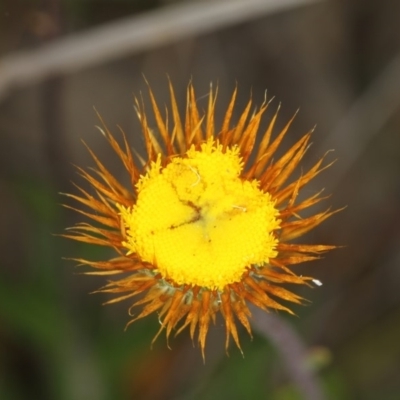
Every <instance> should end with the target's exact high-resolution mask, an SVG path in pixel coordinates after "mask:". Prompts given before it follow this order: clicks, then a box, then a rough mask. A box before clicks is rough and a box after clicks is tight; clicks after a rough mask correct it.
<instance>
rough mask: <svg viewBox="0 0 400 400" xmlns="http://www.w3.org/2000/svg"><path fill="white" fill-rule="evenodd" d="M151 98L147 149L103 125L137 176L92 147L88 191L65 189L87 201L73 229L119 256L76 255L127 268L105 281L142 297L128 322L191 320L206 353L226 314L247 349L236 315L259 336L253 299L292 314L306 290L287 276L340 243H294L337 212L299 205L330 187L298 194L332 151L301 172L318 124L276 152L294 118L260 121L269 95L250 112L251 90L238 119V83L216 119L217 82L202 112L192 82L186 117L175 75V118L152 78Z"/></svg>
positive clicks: (165, 324) (100, 267)
mask: <svg viewBox="0 0 400 400" xmlns="http://www.w3.org/2000/svg"><path fill="white" fill-rule="evenodd" d="M149 97H150V102H151V108H152V112H153V115H154V120H155V126H149V122H148V117H147V115H146V112H145V110H144V105H143V101H139V100H137V99H136V109H137V114H138V117H139V120H140V123H141V128H142V135H143V138H144V143H145V145H146V151H147V155H146V158H145V159H143V158H142V157H140V156H139V155H137V153H136V152H134V153H133V152H132V150H131V147H130V146H129V144H128V140H127V138H126V136H125V134H124V133H122V139H123V143H122V145H121V144H120V143H118V141H117V140H116V139H115V138H114V136H113V135H112V134H111V132H110V131H109V130H108V128H107V127H106V126H105V125H104V124H103V128H102V129H101V132H102V133H103V134H104V136H105V137H106V139H107V140H108V142H109V144H110V145H111V147H112V148H113V149H114V151H115V152H116V153H117V155H118V157H119V158H120V159H121V161H122V163H123V165H124V167H125V169H126V171H127V173H128V176H129V179H130V185H129V187H125V186H123V185H122V184H121V183H120V182H119V181H118V180H117V179H116V178H115V177H114V176H113V175H112V174H111V173H110V172H109V171H108V169H107V168H106V167H105V166H104V164H103V163H102V162H101V161H100V160H99V159H98V158H97V156H96V155H95V154H94V153H93V152H92V151H91V150H90V149H89V152H90V154H91V156H92V157H93V160H94V162H95V164H96V169H94V170H91V171H90V172H89V171H86V170H84V169H81V168H78V169H79V172H80V174H81V175H82V177H83V178H84V179H86V180H87V181H88V182H89V184H90V185H91V186H92V188H93V192H94V193H95V194H94V195H92V194H93V193H92V191H91V192H90V193H89V192H87V191H85V190H84V189H82V188H80V187H78V189H79V192H80V194H78V195H73V194H69V195H67V196H69V197H71V198H73V199H75V200H76V201H78V202H79V204H80V205H83V206H85V207H86V209H85V210H82V209H81V208H73V209H74V210H76V211H78V212H79V213H81V214H83V215H84V216H85V217H88V218H89V219H90V220H91V223H78V224H77V225H76V226H75V227H73V228H70V230H69V232H68V234H66V235H65V236H66V237H69V238H71V239H75V240H78V241H81V242H86V243H91V244H97V245H102V246H107V247H112V248H113V249H114V250H115V252H116V256H115V258H112V259H110V260H106V261H91V260H84V259H77V261H78V262H80V263H81V264H84V265H88V266H90V267H93V268H95V269H96V271H95V272H89V273H91V274H97V275H118V274H123V277H120V279H116V280H110V281H109V283H108V284H107V285H106V286H104V287H103V288H101V289H100V291H101V292H107V293H114V294H116V297H115V298H113V299H112V300H111V301H109V302H108V303H115V302H117V301H121V300H124V299H129V298H136V299H135V300H134V302H133V304H132V306H131V307H130V308H129V314H130V315H131V316H132V317H133V318H132V319H131V320H130V321H129V323H128V325H129V324H130V323H132V322H133V321H136V320H138V319H140V318H143V317H146V316H148V315H150V314H152V313H157V314H158V317H159V320H160V324H161V327H160V330H159V332H158V333H157V335H156V337H155V338H154V340H155V339H156V338H157V336H158V335H159V334H160V332H162V331H163V330H165V332H166V336H167V338H168V337H169V336H170V334H171V332H172V331H174V332H175V333H176V334H178V333H179V332H181V331H182V330H184V329H185V328H187V327H188V328H189V331H190V336H191V338H192V339H193V338H194V336H195V334H196V331H197V337H198V341H199V345H200V348H201V351H202V353H203V357H204V348H205V345H206V336H207V332H208V329H209V325H210V323H211V321H213V322H215V318H216V316H217V314H218V313H221V314H222V316H223V318H224V322H225V327H226V348H227V347H228V345H229V339H230V337H231V336H232V337H233V339H234V341H235V343H236V345H237V346H238V347H239V348H240V344H239V337H238V332H237V326H236V324H237V322H240V323H241V324H242V325H243V326H244V327H245V329H246V330H247V331H248V332H249V334H250V335H251V326H250V322H249V321H250V318H251V313H250V310H249V307H248V306H249V304H250V303H252V304H254V305H255V306H257V307H260V308H261V309H263V310H266V311H267V310H270V309H276V310H284V311H287V312H289V313H292V311H291V310H290V309H289V308H287V307H286V306H285V305H283V304H282V303H281V301H282V300H284V301H286V302H292V303H301V301H302V299H301V297H299V296H298V295H296V294H294V293H292V292H291V291H289V290H287V289H285V288H284V287H282V285H281V284H287V283H290V284H308V282H309V281H311V280H312V278H310V277H305V276H298V275H296V274H295V273H294V272H293V271H292V269H291V266H292V265H294V264H299V263H302V262H305V261H310V260H314V259H316V258H318V257H319V255H320V254H321V253H323V252H325V251H327V250H330V249H332V248H334V246H328V245H321V244H299V243H297V242H296V243H290V242H291V241H292V240H293V239H296V238H298V237H299V236H302V235H303V234H305V233H306V232H308V231H310V230H311V229H313V228H315V227H316V226H317V225H319V224H320V223H321V222H322V221H324V220H325V219H327V218H328V217H329V216H331V215H332V214H333V212H331V211H329V210H327V211H324V212H320V213H317V214H314V215H311V216H308V217H305V218H302V217H301V216H300V213H301V212H302V211H303V210H305V209H307V208H309V207H311V206H313V205H315V204H316V203H318V202H319V201H320V200H322V199H323V197H321V192H319V193H316V194H314V195H312V196H311V197H308V198H305V199H302V200H301V201H298V195H299V193H300V191H301V189H302V188H303V187H304V186H305V185H306V184H307V183H309V182H310V181H311V180H312V179H313V178H314V177H315V176H316V175H318V174H319V173H320V172H321V171H323V170H324V169H325V168H327V167H328V166H329V165H324V162H323V158H322V159H320V160H319V161H318V162H317V163H316V164H315V165H314V166H312V167H311V168H310V169H309V170H308V171H306V172H302V173H300V172H297V176H296V178H292V175H293V172H294V171H295V169H296V167H297V166H298V164H299V162H300V161H301V159H302V158H303V156H304V154H305V153H306V151H307V148H308V146H309V142H310V136H311V132H309V133H307V134H306V135H304V136H303V137H302V138H301V139H300V140H298V141H297V142H296V143H294V144H293V145H292V147H291V148H290V149H288V150H287V152H286V153H285V154H284V155H282V156H281V157H279V158H277V156H276V150H277V149H278V147H279V145H280V143H281V142H282V139H283V138H284V136H285V135H286V133H287V131H288V129H289V127H290V125H291V123H292V120H293V118H292V119H291V120H290V121H289V122H288V123H287V124H286V126H285V127H284V128H283V129H282V131H280V132H279V133H278V134H277V135H273V128H274V125H275V121H276V119H277V114H278V111H277V112H276V113H275V115H274V116H273V118H272V120H271V121H270V123H269V125H268V127H267V129H266V131H265V132H259V125H260V122H261V120H262V117H263V114H264V113H265V110H266V108H267V106H268V104H267V103H264V104H262V105H261V108H260V109H259V110H258V111H255V112H254V113H253V114H251V112H250V110H251V108H252V101H251V100H250V101H249V102H248V104H247V106H246V108H245V109H244V111H243V113H242V114H241V116H240V118H239V121H238V122H236V123H233V122H232V113H233V108H234V105H235V99H236V90H235V91H234V93H233V95H232V98H231V100H230V103H229V105H228V107H227V110H226V113H225V116H224V118H223V122H222V126H218V127H217V126H215V123H214V113H215V101H216V94H215V92H214V91H213V90H212V89H211V90H210V93H209V97H208V106H207V109H206V112H205V113H202V111H201V110H199V108H198V105H197V103H196V95H195V91H194V88H193V86H192V85H191V84H190V85H189V86H188V89H187V103H186V115H185V117H184V119H183V120H182V119H181V117H180V115H179V112H178V107H177V103H176V99H175V95H174V90H173V87H172V85H171V84H170V97H171V107H170V111H169V115H171V117H170V119H172V122H173V123H172V125H173V126H172V128H170V127H169V126H168V123H167V118H165V119H164V118H163V117H162V115H161V112H160V110H159V106H158V105H157V103H156V100H155V98H154V96H153V93H152V91H151V89H150V88H149ZM167 115H168V113H167ZM87 209H88V210H87Z"/></svg>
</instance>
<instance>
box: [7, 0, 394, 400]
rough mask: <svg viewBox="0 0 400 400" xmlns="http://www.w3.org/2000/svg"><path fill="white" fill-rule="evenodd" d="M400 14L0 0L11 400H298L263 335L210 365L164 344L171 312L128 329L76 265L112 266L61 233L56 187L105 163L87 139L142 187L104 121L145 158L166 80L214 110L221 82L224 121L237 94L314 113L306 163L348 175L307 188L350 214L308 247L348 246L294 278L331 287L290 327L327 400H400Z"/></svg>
mask: <svg viewBox="0 0 400 400" xmlns="http://www.w3.org/2000/svg"><path fill="white" fill-rule="evenodd" d="M244 4H245V6H243V5H244ZM399 16H400V1H398V0H382V1H379V2H378V1H374V0H321V1H313V0H290V1H289V0H264V1H260V0H257V1H255V0H247V1H245V0H242V1H238V0H218V1H200V0H199V1H195V0H192V1H190V0H187V1H184V0H181V1H168V0H149V1H145V0H113V1H111V0H29V1H28V0H0V210H1V211H0V235H1V240H0V254H1V257H0V398H1V399H5V400H8V399H9V400H17V399H18V400H20V399H55V400H69V399H72V400H92V399H93V400H108V399H110V400H111V399H122V400H125V399H126V400H127V399H145V400H146V399H149V400H150V399H179V400H187V399H193V400H194V399H261V398H267V399H272V400H292V399H293V400H296V399H301V398H302V397H301V394H300V393H299V391H298V389H297V388H296V385H294V383H293V381H292V380H291V378H290V375H289V374H288V373H287V369H286V368H285V364H284V362H283V361H282V359H281V357H280V352H279V351H278V350H277V349H276V348H275V347H274V345H273V344H272V343H271V342H270V341H267V340H265V338H264V337H261V336H260V335H258V334H257V333H255V334H254V338H253V340H251V339H250V338H248V336H247V334H246V333H245V332H241V338H242V339H241V341H242V346H243V351H244V355H245V356H244V358H243V357H242V356H241V354H240V352H239V351H238V350H237V349H236V348H233V347H232V348H231V349H230V352H229V353H230V354H229V356H226V354H225V352H224V348H223V343H224V327H223V326H222V324H221V323H220V322H217V324H216V326H215V327H214V328H212V329H211V331H210V335H209V339H208V344H209V346H208V348H207V352H206V357H207V360H206V364H205V365H203V362H202V359H201V355H200V351H199V349H198V348H197V346H195V347H194V348H193V346H192V343H191V341H190V339H189V338H188V336H189V335H188V334H186V333H184V334H182V335H180V336H179V337H177V338H176V339H172V340H171V341H170V347H171V349H169V348H168V347H167V345H166V343H165V339H164V338H163V337H162V336H163V335H161V337H160V338H159V339H158V341H157V342H156V344H155V345H154V346H153V348H152V349H151V348H150V342H151V340H152V338H153V335H154V334H155V332H156V331H157V329H158V321H157V317H156V316H155V315H154V316H152V317H150V318H146V319H144V320H142V321H139V322H137V323H135V324H134V325H131V326H130V327H129V329H128V330H127V331H124V327H125V324H126V322H127V321H128V315H127V308H128V306H129V301H128V302H124V303H118V304H116V305H110V306H106V307H103V306H102V305H101V304H102V303H103V302H104V301H106V300H107V299H108V297H107V296H106V295H105V294H89V293H90V292H93V291H94V290H96V289H97V288H99V287H100V286H102V285H103V284H104V283H105V279H104V278H102V277H89V276H81V275H79V274H77V272H79V270H77V269H76V268H75V264H74V263H73V262H72V261H68V260H66V259H63V257H66V258H68V257H83V258H89V259H104V258H106V257H109V256H110V255H111V254H110V252H109V251H108V250H107V249H102V248H95V247H93V246H86V245H83V244H79V243H73V242H69V241H67V240H66V239H63V238H60V237H58V236H56V235H55V234H57V233H62V232H63V231H64V229H65V227H67V226H71V225H73V224H74V223H75V222H76V221H77V219H78V216H76V215H75V214H74V213H72V212H70V211H68V210H66V209H64V208H62V207H61V205H60V204H61V203H64V202H65V201H66V200H65V198H63V197H62V196H61V195H60V194H59V193H60V192H75V191H76V189H75V188H74V187H73V186H72V183H71V181H75V182H78V183H80V184H82V181H81V180H80V178H79V176H78V175H77V173H76V170H75V169H74V165H79V166H82V167H89V166H92V165H93V162H92V161H91V160H90V157H89V156H88V153H87V151H86V150H85V148H84V146H83V145H82V143H81V140H84V141H85V142H87V143H88V144H89V145H90V146H91V147H92V148H93V149H94V150H95V151H96V153H97V154H98V155H99V157H100V158H101V159H102V160H105V163H106V165H107V166H108V167H109V168H110V169H111V170H112V171H113V172H114V173H115V174H117V175H118V176H121V179H126V177H125V176H123V175H122V173H123V169H122V166H121V165H120V164H119V163H118V160H117V159H116V158H115V157H114V155H113V153H112V151H110V149H109V148H108V146H107V144H106V142H105V140H104V138H103V137H102V136H101V135H100V134H99V132H98V130H97V129H96V128H95V126H96V125H98V124H99V120H98V117H97V116H96V113H95V111H94V108H96V110H97V111H98V112H99V113H100V114H101V115H102V116H103V118H104V120H105V121H106V123H107V125H108V127H109V128H110V129H111V130H112V131H114V132H115V133H116V135H118V128H117V125H119V126H120V127H121V128H122V129H123V130H124V131H125V132H126V133H127V134H128V137H129V140H130V143H131V144H132V146H133V147H134V148H135V149H136V150H137V151H138V152H139V153H141V152H143V150H144V147H143V141H142V139H141V134H140V130H139V124H138V122H137V118H136V115H135V112H134V109H133V97H134V95H136V96H140V93H141V92H142V93H143V98H144V101H145V102H148V96H147V93H146V85H145V82H144V79H143V74H144V75H145V77H146V79H147V80H148V81H149V83H150V84H151V86H152V89H153V90H154V92H155V94H156V97H157V98H158V100H159V103H160V104H164V103H168V80H167V76H169V77H170V79H171V81H172V82H173V85H174V87H175V90H176V94H177V97H178V101H179V102H180V106H181V108H182V110H184V102H185V90H186V87H187V84H188V82H189V80H190V79H191V80H192V81H193V83H194V85H195V88H196V91H197V95H198V97H199V103H200V104H201V103H202V102H203V103H204V105H206V102H207V93H208V91H209V86H210V83H211V82H213V83H214V85H217V84H218V87H219V89H218V99H219V100H218V106H217V112H218V115H217V121H218V120H220V119H221V112H223V111H224V110H225V108H226V105H227V101H228V98H229V96H230V95H231V93H232V91H233V89H234V88H235V86H236V85H237V86H238V88H239V97H238V102H237V107H236V110H235V115H236V117H237V116H238V115H239V113H240V112H241V110H242V109H243V108H244V106H245V104H246V102H247V101H248V98H249V96H250V95H251V96H252V97H253V99H254V102H255V103H256V104H261V103H262V101H263V99H264V95H265V90H268V96H269V97H272V96H275V100H274V102H273V103H272V105H271V106H270V109H269V111H268V113H267V117H266V122H267V120H268V119H269V117H270V116H271V115H272V113H273V112H274V110H275V109H276V107H277V106H278V104H279V103H280V102H281V103H282V108H281V112H280V117H279V121H278V127H277V128H279V127H282V126H283V125H284V124H285V122H286V121H287V120H288V119H289V118H290V117H291V116H292V115H293V114H294V113H295V112H296V110H297V109H298V108H300V112H299V114H298V116H297V117H296V120H295V122H294V124H293V126H292V128H291V131H290V134H289V135H288V136H287V138H286V142H285V143H284V146H283V147H286V148H287V146H289V145H290V144H291V143H293V142H294V141H295V140H296V139H297V138H299V137H300V136H301V135H303V134H304V133H305V132H306V131H308V130H309V129H310V128H312V127H313V126H314V125H315V124H317V129H316V132H315V133H314V136H313V146H312V147H311V148H310V150H309V152H308V154H307V157H306V159H305V161H304V166H305V167H304V168H306V167H307V166H309V165H311V163H314V162H316V160H318V159H319V158H320V157H321V156H322V155H323V154H324V153H325V152H326V151H327V150H330V149H335V152H334V153H330V154H329V155H328V159H329V160H334V159H337V162H336V163H335V165H334V166H333V167H332V168H330V169H329V170H327V171H325V172H324V173H323V174H321V175H320V176H319V177H318V178H317V179H315V180H314V181H313V182H312V183H311V184H310V185H308V186H307V188H306V191H307V193H315V192H316V191H318V190H319V189H320V188H321V187H325V188H326V193H332V196H331V198H330V199H329V200H327V201H326V202H325V203H324V204H322V205H321V206H320V207H321V209H323V208H326V207H328V206H329V205H332V207H333V208H339V207H342V206H347V208H346V209H345V210H344V211H342V212H341V213H339V214H338V215H335V216H334V217H333V218H331V220H328V221H327V222H325V223H324V224H323V225H322V226H320V227H319V228H318V229H316V230H315V231H313V232H311V233H310V234H308V235H307V236H306V237H305V238H304V241H305V242H310V243H326V244H337V245H342V246H343V247H342V248H340V249H338V250H336V251H334V252H331V253H329V254H327V255H326V257H325V258H324V259H323V260H321V261H320V262H314V263H309V264H307V265H304V266H302V267H301V268H300V267H296V268H297V269H296V272H298V273H304V274H307V275H312V276H314V277H315V278H317V279H319V280H321V281H322V282H323V286H322V287H320V288H314V289H310V288H304V289H302V288H294V290H295V291H296V293H299V294H300V295H302V296H304V297H306V298H307V299H308V300H309V301H310V303H309V304H308V305H307V306H306V307H298V306H296V307H294V308H293V309H294V311H295V312H296V314H297V315H298V317H288V316H286V315H282V318H284V319H285V321H286V322H287V323H288V324H290V326H292V328H293V330H294V331H295V332H296V333H297V334H298V335H299V337H300V338H301V340H302V341H303V342H304V345H305V346H306V348H307V354H308V360H309V363H310V365H311V367H312V368H313V369H314V371H315V373H316V374H317V376H318V379H320V381H321V385H322V387H323V389H324V392H325V396H326V397H325V398H326V399H343V400H350V399H360V400H370V399H371V400H372V399H373V400H375V399H376V400H378V399H379V400H396V399H399V398H400V379H399V377H400V340H399V338H400V267H399V263H400V207H399V204H400V180H399V176H400V174H399V171H400V23H399V22H400V20H399ZM316 209H318V207H316Z"/></svg>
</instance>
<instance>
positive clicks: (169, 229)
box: [119, 140, 280, 290]
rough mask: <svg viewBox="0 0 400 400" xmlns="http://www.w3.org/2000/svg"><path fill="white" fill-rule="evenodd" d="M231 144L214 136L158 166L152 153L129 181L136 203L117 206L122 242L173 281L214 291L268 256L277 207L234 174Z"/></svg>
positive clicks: (236, 158) (272, 253) (237, 165)
mask: <svg viewBox="0 0 400 400" xmlns="http://www.w3.org/2000/svg"><path fill="white" fill-rule="evenodd" d="M242 167H243V166H242V161H241V158H240V155H239V151H238V149H237V148H236V147H233V148H228V149H225V150H223V148H222V145H220V144H218V143H217V142H215V141H214V140H209V141H208V142H206V143H204V144H203V145H202V146H201V148H200V150H195V149H194V147H192V148H191V149H190V150H189V151H188V152H187V153H186V155H185V156H184V157H175V158H173V159H172V161H171V162H170V163H169V164H168V165H167V166H166V167H164V168H162V167H161V161H160V157H159V158H158V160H157V162H155V163H153V165H152V166H151V167H150V170H149V171H148V173H147V174H146V175H144V176H142V177H141V179H140V181H139V183H138V184H137V192H138V196H137V202H136V204H135V205H134V206H132V207H130V208H125V207H122V206H120V207H119V209H120V212H121V218H122V222H123V225H124V228H125V232H126V241H125V242H123V245H124V246H125V247H126V248H127V249H128V253H129V254H131V253H137V254H138V255H139V256H140V258H141V259H142V260H144V261H147V262H149V263H152V264H153V265H154V266H155V267H156V268H157V269H158V272H160V273H161V275H162V276H163V277H164V278H166V279H170V280H172V281H173V282H175V283H176V284H178V285H184V284H188V285H198V286H201V287H207V288H209V289H218V290H222V289H223V288H224V286H225V285H227V284H230V283H234V282H238V281H240V279H241V276H242V274H243V273H244V272H245V271H246V268H247V267H250V266H252V265H259V266H261V265H264V264H265V263H268V261H269V259H270V258H273V257H276V255H277V252H276V249H275V247H276V244H277V240H276V238H275V236H274V234H273V231H274V230H276V229H279V223H280V221H279V220H278V219H277V216H278V211H277V210H276V209H275V207H274V202H273V201H272V200H271V196H270V195H269V194H268V193H264V192H263V191H261V190H260V189H259V183H258V181H256V180H253V181H246V180H243V179H241V178H240V173H241V171H242Z"/></svg>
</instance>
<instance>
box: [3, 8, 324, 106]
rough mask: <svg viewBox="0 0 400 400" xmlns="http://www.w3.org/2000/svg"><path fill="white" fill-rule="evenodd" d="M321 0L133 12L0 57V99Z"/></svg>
mask: <svg viewBox="0 0 400 400" xmlns="http://www.w3.org/2000/svg"><path fill="white" fill-rule="evenodd" d="M318 1H321V0H246V1H245V0H219V1H208V2H204V1H192V2H182V3H179V4H175V5H171V6H168V7H162V8H158V9H156V10H154V11H151V12H148V13H143V14H139V15H135V16H132V17H129V18H125V19H122V20H119V21H116V22H112V23H109V24H107V25H104V26H101V27H99V28H93V29H91V30H87V31H85V32H83V33H81V34H75V35H71V36H68V37H65V38H61V39H58V40H56V41H53V42H52V43H49V44H47V45H44V46H42V47H39V48H38V49H36V50H31V51H21V52H19V53H15V54H11V55H9V56H6V57H3V58H2V59H0V100H1V99H2V98H3V97H4V96H5V95H6V94H7V92H8V91H9V90H11V89H12V87H13V86H21V85H26V84H28V83H33V82H38V81H41V80H43V79H45V78H47V77H49V76H53V75H59V74H65V73H71V72H74V71H77V70H80V69H82V68H87V67H89V66H92V65H96V64H100V63H103V62H106V61H110V60H113V59H116V58H118V57H122V56H124V55H126V54H133V53H135V52H138V51H143V50H149V49H152V48H155V47H159V46H162V45H166V44H169V43H173V42H175V41H177V40H180V39H182V38H187V37H190V36H197V35H200V34H203V33H207V32H212V31H215V30H218V29H221V28H223V27H226V26H229V25H233V24H237V23H243V22H245V21H247V20H250V19H253V18H260V17H261V16H263V15H267V14H271V13H274V12H278V11H283V10H286V9H291V8H293V7H297V6H301V5H306V4H310V3H311V4H312V3H316V2H318Z"/></svg>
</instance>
